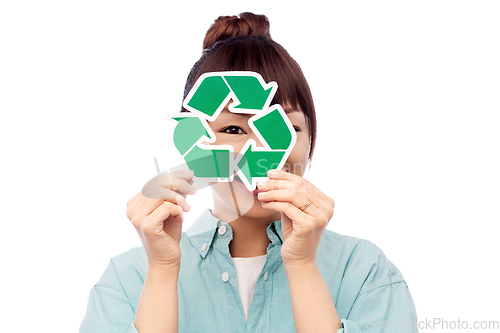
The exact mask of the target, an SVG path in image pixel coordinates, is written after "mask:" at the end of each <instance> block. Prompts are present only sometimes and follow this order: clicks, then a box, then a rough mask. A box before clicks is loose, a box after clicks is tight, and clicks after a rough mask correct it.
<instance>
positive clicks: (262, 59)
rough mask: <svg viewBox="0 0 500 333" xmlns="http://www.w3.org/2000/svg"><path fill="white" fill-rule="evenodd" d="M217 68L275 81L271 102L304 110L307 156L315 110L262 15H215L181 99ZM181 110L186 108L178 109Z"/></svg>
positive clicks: (296, 68) (299, 74)
mask: <svg viewBox="0 0 500 333" xmlns="http://www.w3.org/2000/svg"><path fill="white" fill-rule="evenodd" d="M221 71H252V72H257V73H259V74H260V75H261V76H262V78H263V79H264V81H266V82H271V81H275V82H277V83H278V90H277V91H276V94H275V95H274V98H273V100H272V102H271V103H272V104H280V105H281V106H283V107H284V108H285V107H291V108H293V109H299V110H301V111H302V112H303V113H304V116H305V118H306V122H307V126H308V128H309V142H310V149H309V158H311V156H312V154H313V150H314V145H315V141H316V113H315V110H314V103H313V99H312V95H311V91H310V89H309V85H308V84H307V81H306V78H305V77H304V74H303V73H302V70H301V69H300V66H299V65H298V64H297V62H296V61H295V60H294V59H293V58H292V57H291V56H290V55H289V54H288V52H287V51H286V50H285V49H284V48H283V47H282V46H281V45H280V44H278V43H276V42H275V41H273V40H272V38H271V35H270V33H269V21H268V19H267V17H266V16H264V15H256V14H252V13H242V14H240V15H239V16H220V17H219V18H217V19H216V20H215V22H214V23H213V24H212V26H211V27H210V28H209V29H208V31H207V34H206V36H205V40H204V41H203V54H202V56H201V58H200V60H198V61H197V62H196V63H195V65H194V66H193V68H192V69H191V72H190V73H189V76H188V78H187V81H186V86H185V89H184V98H183V99H185V98H186V96H187V94H188V93H189V90H190V89H191V87H192V86H193V84H194V83H195V82H196V80H197V79H198V78H199V77H200V76H201V75H202V74H204V73H207V72H221ZM182 111H183V112H185V111H186V110H185V109H184V108H182Z"/></svg>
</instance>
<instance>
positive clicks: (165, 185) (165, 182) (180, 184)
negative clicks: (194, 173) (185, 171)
mask: <svg viewBox="0 0 500 333" xmlns="http://www.w3.org/2000/svg"><path fill="white" fill-rule="evenodd" d="M165 190H167V191H168V192H165ZM173 191H175V192H177V193H180V194H194V193H196V187H194V186H193V185H190V184H189V183H188V181H186V180H184V179H180V178H176V177H174V176H171V175H170V174H161V175H158V176H156V177H155V178H153V179H152V180H151V181H150V182H148V183H147V184H146V185H144V187H143V188H142V194H143V195H144V196H145V197H148V198H151V199H170V198H171V196H168V197H167V198H165V197H164V194H165V193H170V192H173Z"/></svg>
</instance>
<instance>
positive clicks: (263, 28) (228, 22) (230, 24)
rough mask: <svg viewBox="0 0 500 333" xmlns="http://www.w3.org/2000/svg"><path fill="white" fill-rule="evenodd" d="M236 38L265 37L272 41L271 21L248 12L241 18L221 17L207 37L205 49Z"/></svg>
mask: <svg viewBox="0 0 500 333" xmlns="http://www.w3.org/2000/svg"><path fill="white" fill-rule="evenodd" d="M236 36H263V37H267V38H269V39H271V34H270V33H269V20H268V19H267V17H266V16H265V15H256V14H253V13H248V12H246V13H241V14H240V15H239V16H219V17H218V18H217V19H216V20H215V22H214V23H213V24H212V26H211V27H210V28H209V29H208V31H207V34H206V35H205V39H204V40H203V49H208V48H210V47H212V46H213V45H214V44H215V43H217V42H219V41H223V40H226V39H229V38H232V37H236Z"/></svg>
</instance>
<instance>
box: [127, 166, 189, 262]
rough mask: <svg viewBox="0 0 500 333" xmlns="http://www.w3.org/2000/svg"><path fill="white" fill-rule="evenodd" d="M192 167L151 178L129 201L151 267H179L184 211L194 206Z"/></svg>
mask: <svg viewBox="0 0 500 333" xmlns="http://www.w3.org/2000/svg"><path fill="white" fill-rule="evenodd" d="M193 175H194V174H193V171H191V170H186V171H175V172H172V173H165V174H160V175H158V176H156V177H154V178H153V179H151V180H150V181H149V182H148V183H147V184H146V185H144V187H143V188H142V190H141V191H140V192H139V193H137V195H136V196H134V197H133V198H132V199H130V200H129V201H128V203H127V217H128V218H129V220H130V221H131V222H132V224H133V225H134V227H135V228H136V230H137V232H138V234H139V237H140V238H141V242H142V245H143V246H144V250H145V251H146V254H147V257H148V263H149V267H150V268H151V267H165V268H174V269H178V268H180V263H181V249H180V246H179V242H180V239H181V233H182V221H183V212H187V211H189V210H190V209H191V207H190V206H189V204H188V203H187V202H186V199H185V198H186V195H187V194H194V193H195V192H196V187H194V186H192V183H193V181H192V178H193Z"/></svg>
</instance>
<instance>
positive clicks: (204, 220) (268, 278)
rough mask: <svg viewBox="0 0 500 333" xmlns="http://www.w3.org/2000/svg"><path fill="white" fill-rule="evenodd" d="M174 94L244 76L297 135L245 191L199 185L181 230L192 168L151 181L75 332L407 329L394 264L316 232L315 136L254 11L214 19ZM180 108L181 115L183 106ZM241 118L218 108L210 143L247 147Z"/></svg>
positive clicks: (302, 83)
mask: <svg viewBox="0 0 500 333" xmlns="http://www.w3.org/2000/svg"><path fill="white" fill-rule="evenodd" d="M203 48H204V51H203V55H202V57H201V59H200V60H199V61H198V62H197V63H196V64H195V66H194V67H193V69H192V71H191V73H190V74H189V77H188V80H187V83H186V89H185V94H184V97H186V95H187V93H188V92H189V91H190V89H191V87H192V86H193V84H194V83H195V82H196V80H197V79H198V78H199V77H200V76H201V75H202V74H203V73H207V72H219V71H253V72H257V73H259V74H260V75H262V77H263V78H264V80H265V81H266V82H271V81H275V82H277V83H278V90H277V93H276V95H275V96H274V100H273V103H272V104H280V105H281V106H282V107H283V109H284V110H285V112H286V114H287V116H288V118H289V120H290V122H291V123H292V124H293V127H294V129H295V130H296V134H297V140H296V144H295V146H294V148H293V151H292V152H291V154H290V155H289V157H288V159H287V162H286V164H285V167H284V168H283V170H270V171H269V172H268V177H269V179H270V180H269V181H267V182H260V183H259V184H258V189H257V190H255V191H253V192H251V191H248V190H247V189H246V188H245V186H243V184H242V183H241V182H240V180H239V179H238V178H237V177H236V178H235V180H234V181H233V182H231V183H214V184H212V185H211V188H212V191H213V197H214V208H213V210H211V211H210V210H206V211H205V213H204V214H202V216H200V218H199V219H198V220H197V221H196V222H195V223H194V224H193V225H192V226H191V227H190V228H189V229H188V230H187V231H186V232H185V233H182V214H183V212H186V211H189V210H190V206H189V204H188V203H187V201H186V197H187V195H190V194H194V193H195V192H196V188H195V187H194V186H193V185H192V184H193V181H192V180H193V172H192V171H189V170H187V171H177V172H173V173H170V174H162V175H159V176H157V177H155V178H154V179H153V180H152V181H151V182H149V183H148V184H147V185H146V186H145V187H144V189H143V190H142V191H141V192H139V193H138V194H137V195H136V196H135V197H134V198H132V199H131V200H130V201H129V202H128V205H127V216H128V217H129V219H130V220H131V221H132V223H133V225H134V226H135V227H136V229H137V231H138V233H139V236H140V238H141V241H142V243H143V247H142V248H136V249H132V250H130V251H128V252H126V253H124V254H122V255H119V256H117V257H115V258H113V259H112V260H111V262H110V264H109V266H108V268H107V269H106V271H105V273H104V275H103V276H102V277H101V280H100V281H99V283H98V284H96V286H94V288H93V289H92V291H91V293H90V298H89V304H88V309H87V314H86V316H85V318H84V320H83V322H82V325H81V332H137V331H139V332H141V333H147V332H231V333H233V332H336V331H338V330H340V331H344V332H359V331H360V330H361V331H363V330H370V331H371V332H372V331H377V329H382V328H383V329H384V332H386V331H390V330H391V329H392V330H397V331H398V332H401V331H412V329H413V328H414V327H415V326H416V313H415V308H414V305H413V301H412V298H411V295H410V293H409V291H408V287H407V286H406V283H405V281H404V279H403V277H402V275H401V273H400V272H399V271H398V269H397V268H396V267H395V266H394V265H393V264H392V263H391V262H390V261H389V260H387V258H386V257H385V256H384V255H383V253H382V252H381V251H380V250H379V249H378V248H377V247H376V246H375V245H373V244H372V243H370V242H368V241H365V240H359V239H355V238H352V237H346V236H342V235H339V234H336V233H334V232H332V231H329V230H326V229H325V228H326V226H327V224H328V221H329V220H330V218H331V217H332V215H333V208H334V202H333V200H332V199H331V198H329V197H328V196H327V195H325V194H324V193H322V192H321V191H320V190H318V189H317V188H316V187H315V186H314V185H312V184H311V183H309V182H308V181H306V180H305V179H304V178H302V175H303V171H304V169H305V165H306V164H307V163H308V161H309V159H310V158H311V157H312V154H313V150H314V143H315V134H316V120H315V111H314V104H313V101H312V97H311V93H310V91H309V87H308V85H307V82H306V80H305V78H304V76H303V74H302V72H301V70H300V67H299V66H298V64H297V63H296V62H295V61H294V60H293V59H292V58H291V57H290V55H289V54H288V53H287V52H286V51H285V50H284V49H283V48H282V47H281V46H280V45H279V44H277V43H276V42H274V41H273V40H272V39H271V37H270V34H269V22H268V20H267V18H266V17H265V16H263V15H254V14H251V13H243V14H241V15H240V16H239V17H236V16H232V17H219V18H218V19H217V20H216V21H215V23H214V24H213V25H212V27H211V28H210V29H209V30H208V32H207V34H206V37H205V40H204V43H203ZM183 111H185V110H183ZM248 118H249V116H248V115H244V114H236V113H232V112H229V111H228V110H227V107H226V109H224V110H223V111H222V113H221V114H220V115H219V116H218V117H217V119H216V120H215V121H213V122H210V127H211V129H212V131H213V132H214V133H215V136H216V141H215V142H214V143H213V144H216V145H232V146H233V148H234V151H236V152H238V151H240V150H241V148H242V147H243V145H244V144H245V143H246V142H247V140H249V139H253V140H255V141H256V142H259V140H258V138H257V137H256V136H255V134H254V133H253V132H252V130H251V129H250V128H249V125H248Z"/></svg>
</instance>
